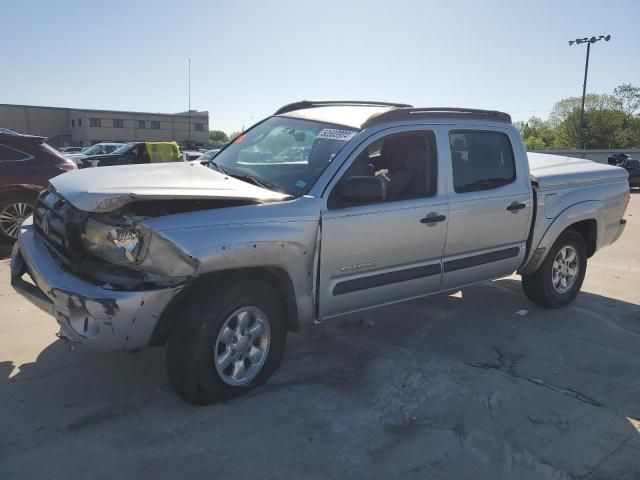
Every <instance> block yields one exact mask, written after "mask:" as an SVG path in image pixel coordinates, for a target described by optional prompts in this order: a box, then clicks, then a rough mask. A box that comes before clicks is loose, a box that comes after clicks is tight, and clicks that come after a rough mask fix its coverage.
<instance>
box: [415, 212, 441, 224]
mask: <svg viewBox="0 0 640 480" xmlns="http://www.w3.org/2000/svg"><path fill="white" fill-rule="evenodd" d="M446 219H447V217H446V216H444V215H438V214H436V213H430V214H428V215H427V216H426V217H424V218H422V219H420V223H427V224H428V223H438V222H444V221H445V220H446Z"/></svg>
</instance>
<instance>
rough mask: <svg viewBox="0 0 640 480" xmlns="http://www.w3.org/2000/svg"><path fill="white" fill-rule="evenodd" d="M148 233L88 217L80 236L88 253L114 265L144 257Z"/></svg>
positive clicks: (127, 263) (133, 262)
mask: <svg viewBox="0 0 640 480" xmlns="http://www.w3.org/2000/svg"><path fill="white" fill-rule="evenodd" d="M147 238H148V235H147V234H145V232H143V231H141V230H139V229H137V228H135V227H130V226H119V225H108V224H106V223H102V222H99V221H97V220H94V219H88V220H87V222H86V223H85V226H84V229H83V232H82V234H81V236H80V239H81V241H82V245H83V246H84V248H85V249H86V251H87V252H88V253H91V254H92V255H95V256H96V257H99V258H101V259H103V260H106V261H107V262H110V263H113V264H115V265H133V264H137V263H139V262H140V261H142V260H143V258H144V250H145V248H146V244H147Z"/></svg>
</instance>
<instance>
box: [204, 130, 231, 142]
mask: <svg viewBox="0 0 640 480" xmlns="http://www.w3.org/2000/svg"><path fill="white" fill-rule="evenodd" d="M209 140H211V141H212V142H213V143H227V142H228V141H229V137H228V136H227V134H226V133H224V132H223V131H222V130H210V131H209Z"/></svg>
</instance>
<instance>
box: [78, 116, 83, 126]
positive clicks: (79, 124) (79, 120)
mask: <svg viewBox="0 0 640 480" xmlns="http://www.w3.org/2000/svg"><path fill="white" fill-rule="evenodd" d="M78 126H79V127H81V126H82V119H81V118H79V119H78Z"/></svg>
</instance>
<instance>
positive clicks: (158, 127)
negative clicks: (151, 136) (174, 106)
mask: <svg viewBox="0 0 640 480" xmlns="http://www.w3.org/2000/svg"><path fill="white" fill-rule="evenodd" d="M151 128H155V129H156V130H158V129H160V122H158V121H156V120H151Z"/></svg>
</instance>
